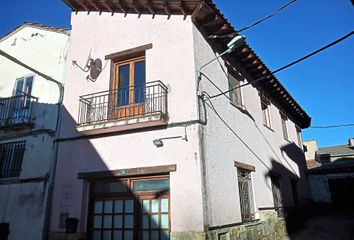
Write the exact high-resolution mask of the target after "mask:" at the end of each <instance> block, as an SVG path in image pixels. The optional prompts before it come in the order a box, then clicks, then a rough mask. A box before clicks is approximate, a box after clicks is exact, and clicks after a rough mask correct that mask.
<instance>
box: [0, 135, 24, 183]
mask: <svg viewBox="0 0 354 240" xmlns="http://www.w3.org/2000/svg"><path fill="white" fill-rule="evenodd" d="M25 144H26V142H25V141H21V142H10V143H4V144H0V178H13V177H18V176H19V175H20V172H21V165H22V159H23V154H24V152H25Z"/></svg>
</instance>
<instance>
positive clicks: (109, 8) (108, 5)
mask: <svg viewBox="0 0 354 240" xmlns="http://www.w3.org/2000/svg"><path fill="white" fill-rule="evenodd" d="M102 4H103V6H104V7H105V8H106V9H107V10H108V11H110V12H112V13H113V12H114V11H113V10H112V8H111V6H110V4H109V3H107V2H102Z"/></svg>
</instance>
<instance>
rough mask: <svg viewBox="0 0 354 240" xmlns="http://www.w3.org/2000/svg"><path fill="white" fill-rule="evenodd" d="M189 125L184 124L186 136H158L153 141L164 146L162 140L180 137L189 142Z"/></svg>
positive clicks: (159, 145) (156, 144)
mask: <svg viewBox="0 0 354 240" xmlns="http://www.w3.org/2000/svg"><path fill="white" fill-rule="evenodd" d="M187 127H188V125H186V126H184V136H174V137H164V138H156V139H154V140H153V141H152V142H153V143H154V145H155V146H156V147H162V146H163V141H162V140H167V139H176V138H180V139H182V140H184V141H186V142H188V137H187Z"/></svg>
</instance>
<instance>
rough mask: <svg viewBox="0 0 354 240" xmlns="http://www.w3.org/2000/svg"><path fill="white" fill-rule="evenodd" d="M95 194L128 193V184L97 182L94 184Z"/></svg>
mask: <svg viewBox="0 0 354 240" xmlns="http://www.w3.org/2000/svg"><path fill="white" fill-rule="evenodd" d="M92 188H93V193H94V194H109V193H122V192H127V191H128V186H127V183H126V182H124V181H122V182H95V183H94V184H93V187H92Z"/></svg>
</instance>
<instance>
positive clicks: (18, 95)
mask: <svg viewBox="0 0 354 240" xmlns="http://www.w3.org/2000/svg"><path fill="white" fill-rule="evenodd" d="M32 83H33V76H27V77H22V78H18V79H16V82H15V88H14V91H13V97H12V98H11V101H10V105H11V107H10V112H9V116H8V121H9V123H11V124H20V123H28V122H29V121H30V106H31V101H32V100H33V99H32V97H31V93H32Z"/></svg>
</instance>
